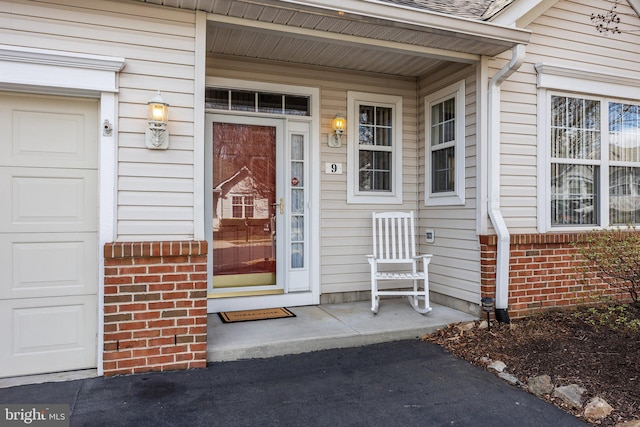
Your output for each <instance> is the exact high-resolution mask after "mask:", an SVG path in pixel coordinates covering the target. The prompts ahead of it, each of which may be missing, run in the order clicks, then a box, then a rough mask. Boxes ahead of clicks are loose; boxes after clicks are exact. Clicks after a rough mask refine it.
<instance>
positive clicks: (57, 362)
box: [0, 296, 97, 377]
mask: <svg viewBox="0 0 640 427" xmlns="http://www.w3.org/2000/svg"><path fill="white" fill-rule="evenodd" d="M96 313H97V307H96V299H95V296H76V297H64V298H62V297H60V298H52V299H50V298H31V299H14V300H4V301H0V321H1V322H2V324H3V325H4V326H5V327H3V328H0V340H2V342H3V343H6V344H7V345H3V346H2V347H1V349H0V377H7V376H14V375H25V374H34V373H41V372H52V371H65V370H70V369H84V368H91V367H95V365H96V348H95V334H96V330H97V314H96Z"/></svg>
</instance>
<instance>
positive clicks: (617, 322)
mask: <svg viewBox="0 0 640 427" xmlns="http://www.w3.org/2000/svg"><path fill="white" fill-rule="evenodd" d="M574 316H575V317H576V318H578V319H581V320H582V321H584V322H586V323H588V324H590V325H591V326H593V327H594V328H595V329H596V330H600V329H601V328H608V329H611V330H614V331H621V332H631V333H636V332H640V310H639V309H638V308H637V307H636V306H634V307H633V308H632V307H630V306H628V305H624V304H613V303H608V304H601V305H598V306H595V307H589V308H584V307H583V308H579V309H577V310H576V311H575V313H574Z"/></svg>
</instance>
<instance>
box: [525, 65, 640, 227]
mask: <svg viewBox="0 0 640 427" xmlns="http://www.w3.org/2000/svg"><path fill="white" fill-rule="evenodd" d="M535 68H536V71H537V72H538V114H537V115H538V126H539V127H538V129H540V131H539V132H538V158H539V159H540V160H541V161H540V162H539V164H538V200H539V201H540V202H539V203H538V231H539V232H540V233H547V232H550V231H557V232H567V231H589V230H594V229H602V228H606V227H607V226H608V225H609V210H608V209H606V208H604V209H601V211H600V224H599V225H595V224H590V225H584V226H575V225H574V226H569V227H567V226H552V225H551V191H550V189H551V174H550V167H551V153H550V149H549V147H548V146H547V145H548V140H549V131H550V129H549V123H550V117H551V111H550V110H549V106H550V102H551V96H552V95H560V96H574V97H581V98H593V97H594V96H596V97H597V98H598V99H600V100H601V101H603V102H611V101H623V100H628V101H629V102H632V103H633V102H635V103H637V100H638V99H640V78H638V77H635V76H630V75H613V74H608V73H603V72H600V71H597V70H583V69H576V68H571V67H565V66H559V65H549V64H536V66H535ZM601 111H602V116H601V117H600V120H601V121H602V123H608V116H607V115H608V108H604V106H603V108H601ZM604 120H606V122H604ZM603 156H605V158H602V159H601V160H600V162H601V165H604V167H603V166H601V168H600V170H601V172H600V176H601V182H600V187H601V194H600V195H599V196H600V201H599V207H600V208H602V207H606V206H608V205H609V180H608V174H607V173H603V172H602V171H603V170H604V169H607V168H608V167H609V161H608V158H606V157H608V151H607V150H603ZM602 189H606V190H602Z"/></svg>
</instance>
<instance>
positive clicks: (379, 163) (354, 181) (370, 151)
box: [347, 92, 402, 203]
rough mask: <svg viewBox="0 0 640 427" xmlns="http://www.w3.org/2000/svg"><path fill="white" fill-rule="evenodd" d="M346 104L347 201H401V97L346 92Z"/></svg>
mask: <svg viewBox="0 0 640 427" xmlns="http://www.w3.org/2000/svg"><path fill="white" fill-rule="evenodd" d="M348 103H349V106H348V112H347V116H348V117H349V118H350V122H349V124H348V125H347V132H348V134H349V142H348V144H347V145H348V152H347V167H348V174H349V175H348V189H347V200H348V201H349V203H402V97H400V96H389V95H375V94H370V93H360V92H349V94H348ZM350 129H351V130H350Z"/></svg>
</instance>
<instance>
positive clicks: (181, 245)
mask: <svg viewBox="0 0 640 427" xmlns="http://www.w3.org/2000/svg"><path fill="white" fill-rule="evenodd" d="M207 254H208V243H207V241H205V240H185V241H180V240H176V241H147V242H109V243H106V244H105V245H104V258H105V259H128V258H165V259H166V258H169V259H170V258H179V257H185V256H187V257H188V256H206V255H207ZM177 264H184V263H182V262H178V263H177ZM193 264H204V263H203V262H194V263H193Z"/></svg>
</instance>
